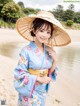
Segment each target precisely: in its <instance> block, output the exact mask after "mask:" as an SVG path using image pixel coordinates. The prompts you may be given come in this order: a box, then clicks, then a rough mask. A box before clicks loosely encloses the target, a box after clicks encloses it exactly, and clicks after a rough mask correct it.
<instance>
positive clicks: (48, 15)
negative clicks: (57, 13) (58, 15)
mask: <svg viewBox="0 0 80 106" xmlns="http://www.w3.org/2000/svg"><path fill="white" fill-rule="evenodd" d="M37 16H38V17H43V18H48V19H53V18H54V15H53V14H52V13H50V12H48V11H40V12H38V13H37Z"/></svg>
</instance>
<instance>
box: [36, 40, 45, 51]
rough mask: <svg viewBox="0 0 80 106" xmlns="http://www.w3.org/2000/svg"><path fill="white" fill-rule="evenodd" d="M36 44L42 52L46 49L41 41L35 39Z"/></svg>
mask: <svg viewBox="0 0 80 106" xmlns="http://www.w3.org/2000/svg"><path fill="white" fill-rule="evenodd" d="M35 44H36V45H37V46H38V47H39V48H40V49H41V51H42V52H43V51H44V47H43V44H42V43H41V42H39V41H38V40H36V39H35Z"/></svg>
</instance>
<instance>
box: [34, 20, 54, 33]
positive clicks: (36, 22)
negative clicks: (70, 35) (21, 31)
mask: <svg viewBox="0 0 80 106" xmlns="http://www.w3.org/2000/svg"><path fill="white" fill-rule="evenodd" d="M43 26H44V30H48V29H49V28H51V35H52V32H53V24H52V23H50V22H48V21H46V20H43V19H40V18H36V19H35V20H34V21H33V26H32V28H33V29H34V31H37V30H41V29H43Z"/></svg>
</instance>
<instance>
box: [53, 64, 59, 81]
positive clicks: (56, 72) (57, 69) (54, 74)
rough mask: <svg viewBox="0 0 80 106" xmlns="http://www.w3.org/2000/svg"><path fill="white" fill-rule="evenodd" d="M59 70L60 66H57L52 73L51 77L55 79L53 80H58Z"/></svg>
mask: <svg viewBox="0 0 80 106" xmlns="http://www.w3.org/2000/svg"><path fill="white" fill-rule="evenodd" d="M58 72H59V68H58V66H56V68H55V70H54V72H53V73H52V74H51V77H52V80H53V81H56V78H57V75H58Z"/></svg>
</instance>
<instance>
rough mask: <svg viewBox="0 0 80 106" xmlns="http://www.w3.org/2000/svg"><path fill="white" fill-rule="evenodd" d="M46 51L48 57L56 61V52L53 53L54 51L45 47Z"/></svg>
mask: <svg viewBox="0 0 80 106" xmlns="http://www.w3.org/2000/svg"><path fill="white" fill-rule="evenodd" d="M47 51H48V53H49V55H50V56H51V57H52V59H53V60H54V61H56V52H55V51H54V49H53V48H51V47H47Z"/></svg>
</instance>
